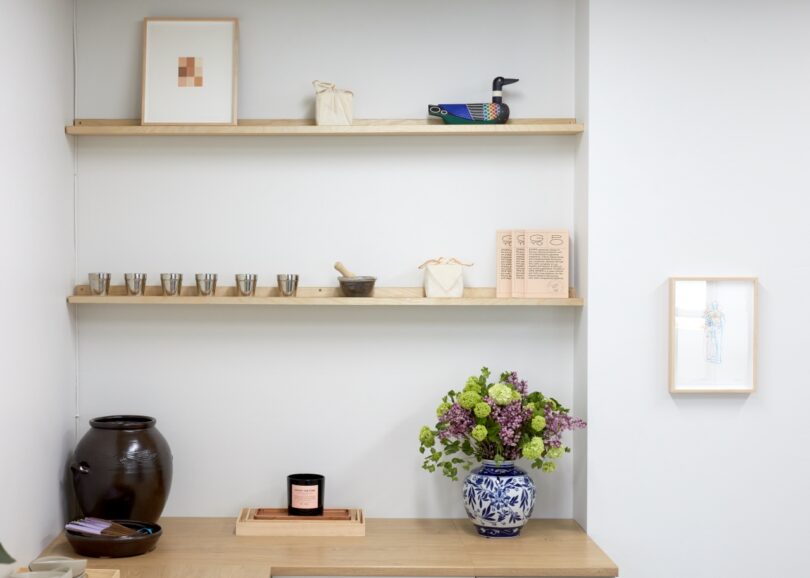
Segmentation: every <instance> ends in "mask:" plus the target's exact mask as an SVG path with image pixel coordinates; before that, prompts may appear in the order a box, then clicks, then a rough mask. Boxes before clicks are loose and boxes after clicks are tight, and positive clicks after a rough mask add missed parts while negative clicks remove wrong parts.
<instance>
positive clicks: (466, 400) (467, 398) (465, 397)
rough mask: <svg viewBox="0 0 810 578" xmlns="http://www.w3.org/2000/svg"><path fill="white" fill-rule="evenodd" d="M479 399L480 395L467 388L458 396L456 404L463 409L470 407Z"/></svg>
mask: <svg viewBox="0 0 810 578" xmlns="http://www.w3.org/2000/svg"><path fill="white" fill-rule="evenodd" d="M480 401H481V396H480V395H478V394H477V393H476V392H474V391H472V390H467V391H465V392H463V393H462V394H461V395H460V396H458V404H459V405H460V406H461V407H463V408H464V409H472V408H474V407H475V405H476V404H477V403H478V402H480Z"/></svg>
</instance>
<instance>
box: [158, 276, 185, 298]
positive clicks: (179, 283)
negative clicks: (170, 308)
mask: <svg viewBox="0 0 810 578" xmlns="http://www.w3.org/2000/svg"><path fill="white" fill-rule="evenodd" d="M160 286H161V287H162V288H163V294H164V295H166V296H168V297H174V296H177V295H180V291H181V289H183V274H182V273H161V274H160Z"/></svg>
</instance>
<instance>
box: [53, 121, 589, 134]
mask: <svg viewBox="0 0 810 578" xmlns="http://www.w3.org/2000/svg"><path fill="white" fill-rule="evenodd" d="M584 130H585V127H584V126H583V125H582V124H580V123H577V121H576V119H573V118H519V119H514V120H510V121H509V122H508V123H506V124H490V125H470V124H466V125H464V124H456V125H447V124H444V123H442V122H441V121H439V120H435V121H434V120H432V119H423V120H355V121H354V124H353V125H351V126H317V125H316V124H315V121H314V120H277V119H271V120H240V121H239V124H237V125H235V126H234V125H150V126H143V125H141V124H140V121H139V120H137V119H122V120H104V119H76V120H75V121H74V123H73V124H72V125H68V126H66V127H65V132H66V133H67V134H71V135H77V136H357V135H367V136H408V135H411V136H441V135H491V136H495V135H535V136H543V135H575V134H580V133H581V132H583V131H584Z"/></svg>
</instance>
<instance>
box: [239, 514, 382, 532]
mask: <svg viewBox="0 0 810 578" xmlns="http://www.w3.org/2000/svg"><path fill="white" fill-rule="evenodd" d="M262 511H264V512H266V513H267V514H271V513H272V512H276V515H273V516H270V515H266V516H265V517H264V519H263V518H261V517H259V516H258V513H259V512H262ZM279 512H283V513H284V514H285V515H279V514H278V513H279ZM286 512H287V509H286V508H284V509H278V510H269V509H267V508H260V509H257V508H242V511H241V512H239V517H238V518H237V519H236V535H237V536H308V537H312V536H365V535H366V519H365V517H364V516H363V510H357V509H348V510H325V511H324V513H325V514H327V515H325V516H289V515H286ZM341 512H343V513H345V515H346V516H345V517H343V516H341V515H340V514H341Z"/></svg>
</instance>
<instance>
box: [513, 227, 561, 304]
mask: <svg viewBox="0 0 810 578" xmlns="http://www.w3.org/2000/svg"><path fill="white" fill-rule="evenodd" d="M521 232H522V233H524V234H525V239H524V242H525V255H524V267H523V269H524V271H525V281H524V283H523V292H522V294H521V297H562V298H565V297H568V277H569V251H568V250H569V239H568V231H565V230H549V231H547V230H540V229H527V230H526V231H521Z"/></svg>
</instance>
